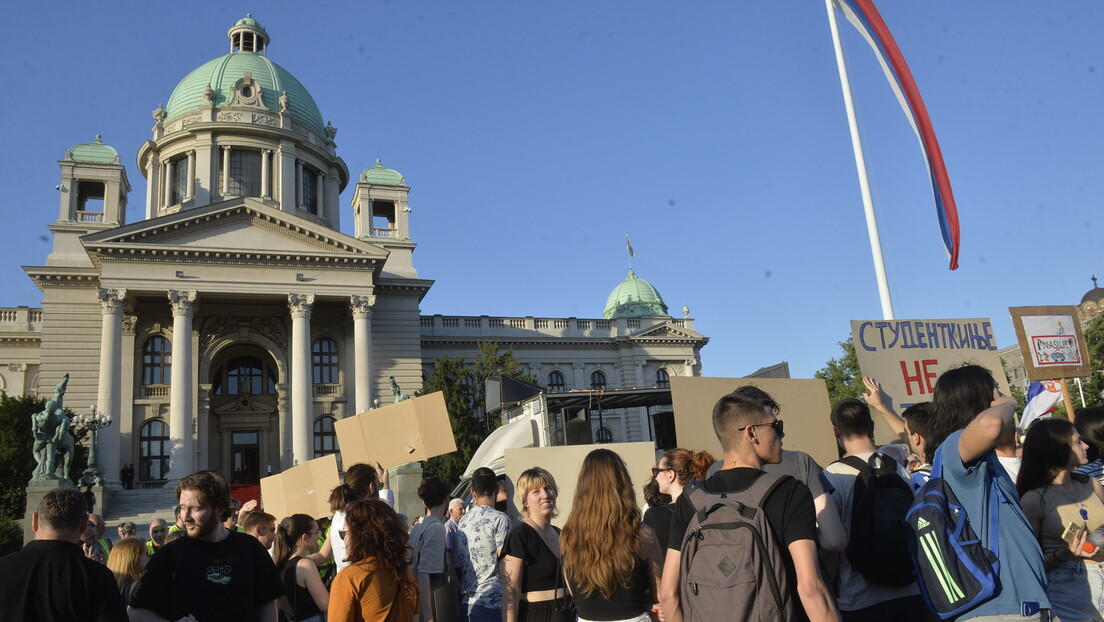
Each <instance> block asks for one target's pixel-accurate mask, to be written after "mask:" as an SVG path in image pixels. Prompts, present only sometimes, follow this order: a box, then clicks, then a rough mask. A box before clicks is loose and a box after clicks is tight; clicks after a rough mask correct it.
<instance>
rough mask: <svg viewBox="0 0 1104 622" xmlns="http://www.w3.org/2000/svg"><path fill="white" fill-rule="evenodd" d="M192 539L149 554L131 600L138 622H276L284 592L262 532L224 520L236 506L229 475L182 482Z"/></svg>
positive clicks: (185, 515)
mask: <svg viewBox="0 0 1104 622" xmlns="http://www.w3.org/2000/svg"><path fill="white" fill-rule="evenodd" d="M176 494H177V497H178V498H179V499H180V515H181V517H182V518H183V519H184V528H185V531H186V534H187V537H186V538H179V539H177V540H174V541H173V542H170V543H169V544H166V545H165V547H164V548H163V549H162V550H161V551H160V552H159V553H158V554H157V555H155V556H154V557H153V558H151V559H150V562H149V565H148V566H146V571H145V573H144V574H143V575H142V578H141V579H140V580H139V583H138V586H137V587H136V588H135V590H134V595H133V597H132V598H131V601H130V617H131V622H145V621H147V620H162V619H166V620H179V619H181V618H185V617H186V616H189V615H191V616H193V617H194V618H195V619H197V620H202V621H203V622H218V621H220V620H226V621H228V622H230V621H233V622H238V621H245V622H276V619H277V613H276V612H277V608H276V599H278V598H279V597H280V596H281V595H283V593H284V588H283V585H282V584H281V582H280V578H279V577H278V576H277V574H276V567H275V566H274V565H273V564H272V560H271V558H270V557H269V556H268V553H267V552H266V551H265V549H264V547H262V546H261V545H260V543H259V542H257V540H256V539H255V538H252V537H249V536H247V535H245V534H242V533H238V532H237V531H231V530H229V529H227V528H226V527H224V526H223V524H222V517H223V516H224V515H225V512H226V510H227V509H228V508H229V507H230V489H229V487H228V486H227V485H226V480H225V479H223V478H222V476H221V475H219V474H218V473H216V472H214V471H200V472H198V473H193V474H192V475H189V476H187V477H185V478H184V479H182V480H180V482H179V483H178V484H177V485H176Z"/></svg>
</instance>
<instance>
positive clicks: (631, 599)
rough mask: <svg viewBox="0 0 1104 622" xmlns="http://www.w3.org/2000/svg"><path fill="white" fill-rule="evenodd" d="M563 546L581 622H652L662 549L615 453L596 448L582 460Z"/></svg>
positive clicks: (563, 536)
mask: <svg viewBox="0 0 1104 622" xmlns="http://www.w3.org/2000/svg"><path fill="white" fill-rule="evenodd" d="M560 546H561V548H562V555H563V564H564V577H565V578H566V580H567V584H568V586H569V587H570V589H571V593H572V595H573V596H574V598H575V607H576V610H577V612H578V615H579V621H580V622H592V621H595V622H596V621H608V620H632V621H633V622H648V621H649V620H651V619H652V618H651V617H652V615H653V611H658V609H657V608H658V604H657V603H658V601H659V573H660V570H661V569H662V565H663V562H662V550H661V548H660V545H659V541H658V540H657V539H656V535H655V532H653V531H652V529H651V528H650V527H648V526H647V525H644V524H642V523H641V522H640V507H639V506H638V505H637V503H636V493H635V491H634V490H633V485H632V480H631V479H630V478H629V472H628V469H627V468H626V467H625V461H624V460H622V459H621V457H620V456H618V455H617V454H616V453H614V452H612V451H610V450H608V449H595V450H594V451H592V452H590V453H589V454H587V457H586V459H584V460H583V465H582V468H581V470H580V471H579V484H578V486H577V487H576V488H575V499H574V501H573V502H572V506H571V516H569V517H568V519H567V523H566V524H565V525H564V528H563V534H562V535H561V537H560Z"/></svg>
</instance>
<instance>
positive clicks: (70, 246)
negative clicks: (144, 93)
mask: <svg viewBox="0 0 1104 622" xmlns="http://www.w3.org/2000/svg"><path fill="white" fill-rule="evenodd" d="M58 165H59V166H60V167H61V182H60V183H59V184H58V185H57V190H58V193H59V194H60V201H59V208H58V219H57V221H56V222H55V223H54V224H53V225H51V226H50V231H51V233H53V237H54V247H53V251H52V252H51V253H50V255H49V257H48V258H47V259H46V264H47V265H51V266H91V265H92V263H91V262H90V261H89V259H88V254H87V253H86V252H85V251H84V247H82V246H81V243H80V239H79V238H80V236H82V235H85V234H88V233H93V232H96V231H103V230H105V229H111V228H113V227H118V226H119V225H125V224H126V204H127V194H128V193H129V192H130V182H129V181H127V174H126V169H125V168H124V167H123V165H122V164H120V163H119V152H118V151H115V149H114V148H113V147H111V146H110V145H105V144H104V142H103V138H101V137H100V135H99V134H97V135H96V140H94V141H92V142H90V143H83V144H80V145H74V146H73V147H72V148H70V149H69V150H68V151H66V152H65V159H64V160H60V161H59V162H58Z"/></svg>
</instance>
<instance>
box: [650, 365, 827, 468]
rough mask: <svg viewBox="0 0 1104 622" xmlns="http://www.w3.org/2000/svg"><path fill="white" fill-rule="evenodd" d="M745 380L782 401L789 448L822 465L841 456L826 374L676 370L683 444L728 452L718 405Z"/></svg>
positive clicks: (674, 382)
mask: <svg viewBox="0 0 1104 622" xmlns="http://www.w3.org/2000/svg"><path fill="white" fill-rule="evenodd" d="M744 385H752V386H756V387H759V388H760V389H762V390H763V391H766V392H767V393H769V394H770V396H771V397H772V398H774V401H776V402H778V404H779V406H780V407H781V411H780V412H779V415H778V418H779V419H782V420H783V421H785V422H786V423H785V430H786V437H785V438H784V439H783V441H782V448H783V449H797V450H801V451H803V452H805V453H807V454H809V455H811V456H812V457H813V458H814V459H815V460H816V461H817V462H818V463H819V464H820V465H821V466H825V465H827V464H828V463H830V462H832V461H834V460H836V459H837V458H838V457H839V454H838V453H837V451H836V440H835V437H834V436H833V434H832V424H831V422H830V421H829V420H828V415H829V413H830V412H831V406H830V405H829V404H828V389H827V388H825V386H824V381H823V380H816V379H812V380H803V379H793V378H695V377H686V376H671V401H672V402H673V406H674V408H675V435H676V438H677V440H678V446H679V447H682V448H685V449H691V450H695V451H700V450H702V449H705V450H707V451H709V453H711V454H713V456H714V457H715V458H717V459H718V460H720V459H721V458H722V456H723V455H724V452H723V451H721V443H720V441H718V440H717V435H716V434H714V433H713V406H714V405H715V404H716V403H717V400H719V399H721V397H723V396H725V395H727V394H729V393H732V392H733V391H734V390H736V388H738V387H742V386H744Z"/></svg>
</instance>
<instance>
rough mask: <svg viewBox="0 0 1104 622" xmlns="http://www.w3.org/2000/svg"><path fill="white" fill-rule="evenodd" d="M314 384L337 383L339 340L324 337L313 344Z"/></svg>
mask: <svg viewBox="0 0 1104 622" xmlns="http://www.w3.org/2000/svg"><path fill="white" fill-rule="evenodd" d="M311 364H312V366H313V373H314V384H337V383H338V379H337V342H336V341H334V340H333V339H330V338H329V337H323V338H321V339H319V340H318V341H315V342H314V345H313V346H311Z"/></svg>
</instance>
